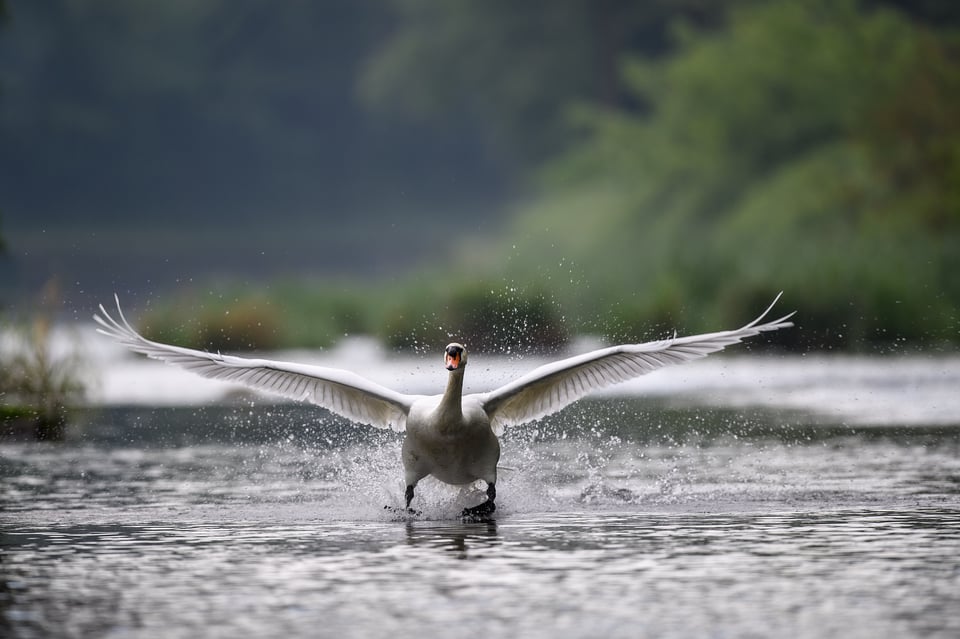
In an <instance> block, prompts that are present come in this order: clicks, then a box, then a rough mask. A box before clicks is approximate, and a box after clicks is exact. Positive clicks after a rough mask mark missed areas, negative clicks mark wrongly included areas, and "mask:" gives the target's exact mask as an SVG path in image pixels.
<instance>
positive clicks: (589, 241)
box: [512, 0, 960, 346]
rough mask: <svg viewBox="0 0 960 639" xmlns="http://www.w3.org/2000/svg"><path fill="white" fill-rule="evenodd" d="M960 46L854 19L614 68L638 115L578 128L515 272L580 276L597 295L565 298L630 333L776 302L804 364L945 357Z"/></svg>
mask: <svg viewBox="0 0 960 639" xmlns="http://www.w3.org/2000/svg"><path fill="white" fill-rule="evenodd" d="M957 43H958V39H957V35H956V33H955V32H950V31H938V30H934V29H932V28H929V27H926V26H923V25H920V24H917V23H915V22H913V21H912V20H910V19H908V18H907V17H905V16H904V15H903V14H901V13H899V12H896V11H892V10H889V9H883V8H874V9H869V10H864V9H862V8H861V6H860V5H859V4H857V3H855V2H853V1H843V2H830V1H827V0H809V1H802V2H774V3H762V4H756V5H750V6H744V7H739V8H736V9H735V10H734V11H733V12H732V14H731V16H730V20H729V25H728V27H726V28H724V29H722V30H720V31H715V32H707V33H705V32H703V31H700V30H696V29H687V30H683V31H681V32H680V41H679V46H678V49H677V51H676V53H675V55H671V56H667V57H664V58H662V59H659V60H655V61H643V60H635V61H634V62H632V63H631V64H630V65H629V67H628V69H627V74H626V76H625V82H626V83H627V85H628V86H629V87H630V88H631V90H632V91H634V92H635V93H636V94H637V96H638V100H641V101H645V102H647V103H649V104H650V109H649V111H647V112H644V113H635V112H629V111H625V110H623V109H614V110H603V109H588V110H585V111H584V112H583V113H582V116H581V121H582V122H584V124H585V127H586V131H587V134H586V136H585V138H584V141H583V142H582V143H581V144H579V145H578V146H577V147H576V148H574V149H573V150H572V151H571V152H569V153H568V154H566V155H565V156H564V157H563V158H561V159H559V160H557V161H554V162H552V163H551V164H550V167H549V172H548V175H549V176H550V178H549V179H548V180H547V182H546V183H545V187H546V188H545V190H544V193H543V196H542V198H541V199H540V201H539V202H538V203H536V204H535V205H534V206H533V207H530V208H529V209H528V210H527V211H526V212H525V215H523V216H522V218H521V221H520V223H519V225H518V227H517V230H518V233H519V234H520V235H521V236H523V237H525V244H524V245H523V246H522V247H521V249H520V250H519V251H518V252H519V253H520V254H521V257H519V258H517V259H514V260H513V261H512V268H514V269H517V270H522V269H526V272H527V274H528V276H530V277H534V276H535V275H536V272H537V269H539V268H540V266H539V264H542V262H543V260H542V256H543V255H544V254H551V253H553V254H556V253H559V254H560V255H563V256H564V257H565V258H566V259H568V260H570V261H572V262H577V261H578V260H579V261H585V262H587V261H588V262H589V263H590V264H591V265H592V266H593V267H594V270H593V271H592V274H591V286H590V287H589V289H586V290H585V289H584V288H583V287H574V288H573V289H572V290H571V291H570V292H569V295H570V296H584V295H585V296H586V297H587V298H588V300H589V305H590V306H591V307H593V308H598V307H603V306H606V307H607V308H610V309H611V312H610V316H611V317H612V318H616V317H618V316H622V312H623V311H624V310H628V311H629V312H630V313H634V314H635V322H628V323H641V321H640V320H641V318H645V319H647V320H649V319H651V318H653V319H657V318H663V317H665V316H669V315H671V314H674V313H675V311H676V309H677V306H678V304H680V303H681V300H682V301H686V302H689V301H690V300H696V299H701V300H705V302H703V303H702V304H700V305H699V306H697V305H696V304H695V306H696V308H694V309H690V308H688V309H687V312H685V313H684V315H687V316H690V315H694V316H700V317H702V318H703V319H704V322H705V323H707V324H720V325H723V324H725V323H729V322H731V321H736V318H737V317H739V316H740V315H741V314H742V308H743V306H744V305H745V304H750V305H755V304H757V303H759V301H760V300H761V299H767V298H769V297H771V296H772V294H774V293H775V292H776V291H778V290H780V289H781V288H785V289H787V290H788V291H789V292H790V296H791V299H793V300H798V301H797V302H796V303H797V305H798V306H799V307H802V308H803V318H802V321H803V323H804V326H805V328H806V329H807V330H806V331H805V333H804V334H806V335H808V336H811V335H816V336H817V337H816V339H815V340H813V342H814V344H813V345H826V346H828V345H830V344H844V345H851V344H857V343H860V344H863V343H865V342H868V341H870V340H877V341H883V342H887V341H892V340H894V339H904V338H906V339H911V340H914V341H915V342H920V341H928V342H936V341H937V340H938V339H953V340H956V339H957V335H956V334H955V330H954V329H953V328H951V327H953V322H954V320H953V319H952V318H955V317H956V316H957V314H958V311H960V275H958V273H960V268H958V264H957V259H958V258H957V255H958V251H957V248H958V246H960V206H958V198H957V186H956V185H957V184H958V181H957V175H958V170H960V125H958V123H960V112H958V106H957V105H958V104H960V90H958V89H960V67H958V59H960V58H958V55H957V53H958V51H957ZM586 216H589V220H590V223H589V224H584V221H585V217H586ZM523 256H529V257H528V258H527V261H526V263H525V258H524V257H523ZM638 289H639V290H641V291H642V297H643V301H637V302H634V301H632V300H630V299H627V300H623V301H618V302H617V303H616V304H614V303H613V302H612V301H611V300H614V299H617V300H620V298H621V297H622V295H623V292H624V291H636V290H638ZM707 300H709V302H707ZM607 330H613V329H611V328H610V327H607Z"/></svg>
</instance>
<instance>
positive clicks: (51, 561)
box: [0, 360, 960, 638]
mask: <svg viewBox="0 0 960 639" xmlns="http://www.w3.org/2000/svg"><path fill="white" fill-rule="evenodd" d="M885 361H886V360H878V363H876V364H875V365H874V366H873V367H863V362H862V361H856V362H847V363H846V366H847V369H844V368H843V366H844V365H845V364H843V362H842V361H841V362H840V363H839V364H836V365H835V366H834V367H833V368H831V369H830V375H829V376H826V375H825V376H823V379H824V383H823V384H822V385H821V386H818V385H817V384H816V376H812V375H806V374H799V373H797V372H796V371H795V370H794V371H793V372H792V373H791V372H790V371H787V377H788V378H789V379H794V378H796V379H798V380H802V381H800V382H797V383H781V382H777V381H776V380H773V381H768V382H766V383H764V384H763V389H764V391H763V397H764V400H763V401H748V399H749V396H746V395H744V393H743V392H740V391H736V389H737V388H739V387H740V386H743V387H744V388H747V387H749V388H750V389H751V390H750V392H752V393H753V394H754V396H757V393H758V391H757V389H756V388H755V387H754V386H752V385H751V384H745V383H744V382H743V378H742V376H741V375H739V374H733V373H729V372H728V373H727V374H726V375H722V376H721V377H722V380H721V381H718V382H714V383H716V384H717V387H716V390H717V392H718V394H719V396H722V397H723V398H724V401H712V400H710V399H709V397H716V396H717V395H709V394H708V395H707V396H708V400H707V401H702V402H700V403H694V402H693V401H692V400H689V398H688V399H683V398H680V399H678V398H677V397H676V396H673V395H668V394H666V393H652V394H650V395H648V396H642V397H637V396H629V397H607V398H602V399H594V400H588V401H584V402H581V403H579V404H577V405H576V406H574V407H572V408H570V409H568V410H567V411H565V412H563V413H561V414H559V415H557V416H555V417H553V418H551V419H549V420H546V421H545V422H543V423H538V424H533V425H528V426H525V427H519V428H515V429H513V430H511V431H509V432H508V434H507V435H506V437H505V439H504V442H503V449H504V457H503V459H502V465H503V466H504V467H505V468H504V470H503V471H502V474H501V480H500V482H499V483H498V511H497V517H496V520H495V521H494V522H489V523H463V522H460V521H458V520H457V519H456V513H457V512H458V511H459V509H460V508H462V507H463V506H464V505H468V504H472V503H476V502H478V501H480V499H481V496H480V493H479V492H478V491H477V490H474V489H469V490H463V491H461V490H458V489H452V488H449V487H446V486H443V485H441V484H439V483H435V482H430V481H426V482H424V483H423V484H421V489H420V490H419V492H418V496H417V502H416V505H417V506H418V507H419V508H421V509H422V510H423V514H422V515H421V516H419V517H409V518H407V517H404V518H398V517H396V516H394V515H391V514H390V513H389V512H387V511H385V510H384V509H383V506H384V505H393V506H396V505H398V504H400V500H401V496H402V483H401V480H400V478H401V469H400V461H399V447H400V439H399V437H398V436H396V435H394V434H392V433H385V432H382V431H373V430H370V429H366V428H356V427H353V426H350V425H347V424H345V423H343V422H342V421H340V420H339V419H337V418H335V417H332V416H330V415H329V414H327V413H325V412H324V411H322V410H319V409H314V408H311V407H305V406H285V405H272V404H263V403H260V402H258V403H256V404H250V403H249V402H248V401H247V400H242V401H240V402H237V403H234V404H229V403H227V404H224V403H218V404H216V405H210V406H204V407H198V406H191V407H166V408H159V409H158V408H152V407H149V406H144V405H136V404H128V405H115V404H111V403H109V402H105V403H104V404H103V405H100V406H95V407H91V408H89V409H86V410H84V411H81V412H80V413H78V414H77V415H76V416H75V419H74V421H73V422H72V424H71V428H70V430H69V431H68V433H67V439H66V441H64V442H62V443H53V444H51V443H35V442H28V441H5V442H2V443H0V462H2V463H0V491H2V492H0V494H2V505H3V511H2V512H0V560H2V562H0V570H2V575H0V579H2V581H0V635H3V636H11V637H24V638H30V637H196V636H210V637H221V636H222V637H263V636H290V637H300V636H311V637H313V636H346V637H369V636H392V637H411V636H416V637H429V636H452V637H467V636H470V637H474V636H477V635H481V636H523V637H597V636H603V637H769V636H790V637H871V638H874V637H956V636H960V410H957V408H958V406H957V402H958V401H960V400H958V399H957V398H956V397H954V395H956V393H955V392H954V389H955V388H957V386H956V385H955V384H954V382H955V379H954V378H952V377H949V376H947V377H944V376H942V375H941V376H936V377H935V379H934V380H933V383H931V380H930V379H929V378H925V377H924V376H923V375H914V374H911V373H910V370H911V369H910V368H909V367H906V368H901V369H900V373H899V374H898V372H897V370H896V369H895V367H894V366H895V365H896V364H897V362H893V365H891V364H890V362H887V363H886V364H884V363H883V362H885ZM941 363H942V362H941ZM764 366H765V364H764V362H763V361H761V362H759V363H758V367H759V368H760V369H763V368H764ZM885 366H886V367H887V368H888V369H890V370H886V371H884V367H885ZM951 366H952V364H950V365H949V366H947V367H946V368H947V369H949V370H951V371H952V370H954V369H953V368H951ZM161 368H162V367H161ZM745 368H746V364H745ZM787 368H789V367H787ZM162 370H168V369H162ZM169 370H172V369H169ZM920 370H921V369H920V368H917V369H916V371H915V372H919V371H920ZM924 370H927V371H928V372H929V368H927V369H924ZM856 371H861V372H863V373H864V374H862V375H857V374H856ZM904 371H906V372H904ZM845 373H846V374H845ZM867 373H869V374H867ZM691 374H692V375H697V374H700V373H691ZM791 375H792V376H793V377H791ZM650 379H651V380H654V379H655V378H654V377H651V378H650ZM831 380H832V381H831ZM837 380H845V381H844V382H843V383H844V384H847V386H846V387H847V388H852V389H853V391H851V392H852V393H853V396H854V397H860V398H863V399H864V401H862V402H860V405H861V406H864V410H863V411H860V413H858V414H857V415H854V417H856V418H855V419H842V420H836V419H831V418H830V417H831V415H832V414H833V413H831V411H832V410H838V411H847V412H844V413H843V414H844V415H847V414H849V411H851V410H852V409H851V408H849V405H850V402H848V404H841V403H840V402H838V403H837V404H838V406H833V407H831V406H826V405H825V406H820V407H819V409H818V410H807V409H806V408H805V407H804V406H801V405H798V400H797V397H798V396H799V395H802V393H803V392H806V393H808V394H809V396H811V397H819V398H821V400H822V399H823V398H824V397H830V393H838V392H839V391H837V388H838V387H842V386H841V385H840V383H839V382H838V381H837ZM877 380H879V381H877ZM891 380H893V382H896V383H892V382H891ZM911 380H920V381H919V382H916V387H914V386H913V384H914V381H911ZM921 387H922V388H921ZM931 388H933V389H934V391H936V389H937V388H942V389H943V390H942V392H939V394H937V393H936V392H934V396H933V397H932V398H931V397H930V392H931V390H930V389H931ZM731 389H733V390H731ZM921 390H922V392H920V391H921ZM890 397H902V398H905V401H909V400H910V399H911V398H913V399H914V400H915V401H914V402H913V403H914V404H919V405H914V406H912V407H911V408H910V410H905V411H902V412H900V413H897V414H898V415H899V416H900V417H898V419H897V420H896V421H895V422H894V421H893V420H891V419H890V418H889V417H887V418H884V415H878V416H877V417H876V418H870V417H869V415H870V414H871V410H876V407H875V406H874V405H875V404H879V405H880V406H883V405H884V404H885V402H889V401H890ZM869 398H877V399H876V401H867V399H869ZM881 398H882V399H881ZM848 399H849V398H848ZM861 413H862V414H861Z"/></svg>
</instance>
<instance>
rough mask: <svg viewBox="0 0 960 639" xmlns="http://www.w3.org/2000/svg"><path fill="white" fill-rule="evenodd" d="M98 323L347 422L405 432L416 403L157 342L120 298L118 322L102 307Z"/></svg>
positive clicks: (130, 342)
mask: <svg viewBox="0 0 960 639" xmlns="http://www.w3.org/2000/svg"><path fill="white" fill-rule="evenodd" d="M100 313H102V316H101V315H94V317H93V319H94V320H95V321H96V322H97V324H99V325H100V328H98V329H97V332H99V333H102V334H103V335H106V336H107V337H111V338H113V339H115V340H116V341H118V342H120V343H121V344H123V345H124V346H126V347H127V348H129V349H130V350H132V351H136V352H138V353H143V354H144V355H146V356H147V357H151V358H153V359H158V360H161V361H164V362H169V363H170V364H176V365H177V366H180V367H182V368H185V369H186V370H188V371H192V372H194V373H197V374H198V375H202V376H204V377H210V378H212V379H222V380H224V381H228V382H236V383H240V384H244V385H246V386H249V387H251V388H255V389H258V390H263V391H267V392H270V393H276V394H277V395H282V396H284V397H288V398H290V399H295V400H300V401H308V402H312V403H314V404H317V405H319V406H323V407H324V408H326V409H328V410H330V411H333V412H334V413H337V414H339V415H342V416H344V417H346V418H347V419H350V420H353V421H356V422H360V423H362V424H370V425H371V426H376V427H377V428H392V429H393V430H396V431H403V430H404V429H405V428H406V423H407V412H408V411H409V408H410V404H411V403H412V402H413V400H414V399H415V398H414V397H412V396H409V395H404V394H402V393H398V392H395V391H393V390H390V389H389V388H386V387H384V386H380V385H379V384H376V383H374V382H371V381H369V380H366V379H364V378H363V377H360V376H359V375H357V374H355V373H351V372H349V371H344V370H339V369H335V368H324V367H321V366H309V365H303V364H294V363H290V362H278V361H272V360H268V359H247V358H244V357H234V356H230V355H221V354H219V353H208V352H204V351H198V350H193V349H191V348H182V347H180V346H171V345H169V344H161V343H159V342H153V341H151V340H148V339H147V338H145V337H143V336H142V335H140V334H139V333H138V332H137V331H136V330H134V329H133V327H132V326H130V324H129V323H128V322H127V320H126V318H125V317H124V316H123V311H122V310H120V301H119V300H117V314H118V316H119V318H120V319H119V321H118V320H115V319H114V318H113V317H111V316H110V314H109V313H107V311H106V310H105V309H104V308H103V306H102V305H101V306H100Z"/></svg>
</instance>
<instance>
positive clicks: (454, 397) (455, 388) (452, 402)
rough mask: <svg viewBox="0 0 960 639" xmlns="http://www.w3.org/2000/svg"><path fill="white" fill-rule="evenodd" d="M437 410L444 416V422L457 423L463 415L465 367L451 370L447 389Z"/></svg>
mask: <svg viewBox="0 0 960 639" xmlns="http://www.w3.org/2000/svg"><path fill="white" fill-rule="evenodd" d="M437 412H438V413H439V414H440V415H441V417H442V418H443V423H444V424H450V423H455V421H456V420H458V419H460V418H461V417H463V368H458V369H457V370H454V371H450V376H449V377H448V378H447V390H445V391H444V392H443V397H442V398H440V405H439V406H438V407H437Z"/></svg>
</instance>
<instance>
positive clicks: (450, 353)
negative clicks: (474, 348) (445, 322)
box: [443, 342, 467, 371]
mask: <svg viewBox="0 0 960 639" xmlns="http://www.w3.org/2000/svg"><path fill="white" fill-rule="evenodd" d="M443 365H444V366H446V367H447V370H448V371H455V370H457V369H458V368H463V367H464V366H466V365H467V349H465V348H464V347H463V346H462V345H461V344H457V343H456V342H454V343H453V344H448V345H447V348H446V349H444V351H443Z"/></svg>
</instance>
